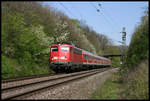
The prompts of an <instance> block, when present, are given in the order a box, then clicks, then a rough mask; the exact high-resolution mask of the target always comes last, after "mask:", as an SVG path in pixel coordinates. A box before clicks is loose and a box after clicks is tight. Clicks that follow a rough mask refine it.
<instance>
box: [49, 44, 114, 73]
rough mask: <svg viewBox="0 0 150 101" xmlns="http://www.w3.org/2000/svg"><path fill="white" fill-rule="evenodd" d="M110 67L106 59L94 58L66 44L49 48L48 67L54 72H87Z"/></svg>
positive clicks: (86, 52) (88, 53)
mask: <svg viewBox="0 0 150 101" xmlns="http://www.w3.org/2000/svg"><path fill="white" fill-rule="evenodd" d="M104 66H111V61H110V60H109V59H107V58H104V57H100V56H96V55H94V54H92V53H90V52H88V51H85V50H83V49H80V48H77V47H76V46H75V45H74V44H71V43H68V42H58V43H56V44H52V45H51V47H50V67H51V69H52V70H53V71H55V72H70V71H72V70H74V71H78V70H87V69H93V68H98V67H104Z"/></svg>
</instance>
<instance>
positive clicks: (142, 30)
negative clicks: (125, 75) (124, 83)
mask: <svg viewBox="0 0 150 101" xmlns="http://www.w3.org/2000/svg"><path fill="white" fill-rule="evenodd" d="M148 26H149V21H148V15H145V17H144V19H143V21H142V23H141V25H139V26H138V27H137V28H136V30H135V32H134V34H133V36H132V39H131V43H130V46H129V49H128V51H127V56H126V59H125V60H126V63H125V65H126V68H132V67H135V66H134V65H136V64H137V63H139V62H140V61H142V60H145V59H148V54H149V28H148Z"/></svg>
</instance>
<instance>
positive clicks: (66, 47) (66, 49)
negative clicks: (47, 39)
mask: <svg viewBox="0 0 150 101" xmlns="http://www.w3.org/2000/svg"><path fill="white" fill-rule="evenodd" d="M61 51H64V52H68V51H69V47H68V46H63V47H61Z"/></svg>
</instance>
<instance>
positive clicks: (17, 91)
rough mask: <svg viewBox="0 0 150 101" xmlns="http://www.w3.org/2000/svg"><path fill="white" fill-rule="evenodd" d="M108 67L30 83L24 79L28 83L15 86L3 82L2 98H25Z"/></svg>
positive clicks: (50, 77)
mask: <svg viewBox="0 0 150 101" xmlns="http://www.w3.org/2000/svg"><path fill="white" fill-rule="evenodd" d="M108 69H110V68H101V69H94V70H89V71H82V72H77V73H71V74H66V75H59V76H49V77H48V78H46V79H41V80H32V79H31V81H32V82H28V83H27V82H26V81H25V80H24V81H23V82H26V83H20V84H17V85H13V86H12V85H9V86H7V87H6V86H3V85H5V84H6V83H2V90H1V91H2V93H1V95H2V99H23V98H25V97H27V96H29V95H32V94H33V93H36V92H40V91H43V90H44V89H47V88H51V87H52V88H53V87H57V86H59V85H61V84H65V83H68V82H71V81H74V80H78V79H81V78H84V77H88V76H91V75H94V74H97V73H100V72H103V71H106V70H108ZM34 79H35V78H34ZM16 82H17V81H16ZM18 82H20V81H18ZM9 83H11V82H9Z"/></svg>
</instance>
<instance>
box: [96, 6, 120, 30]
mask: <svg viewBox="0 0 150 101" xmlns="http://www.w3.org/2000/svg"><path fill="white" fill-rule="evenodd" d="M99 4H100V3H99ZM99 4H98V5H99ZM99 7H100V8H101V10H104V8H102V6H101V4H100V5H99ZM105 14H106V16H107V17H108V18H110V21H111V22H113V24H114V19H113V18H112V17H111V16H110V14H108V11H106V9H105ZM114 25H115V26H116V25H117V27H118V28H119V26H118V23H117V24H116V23H115V24H114Z"/></svg>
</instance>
